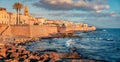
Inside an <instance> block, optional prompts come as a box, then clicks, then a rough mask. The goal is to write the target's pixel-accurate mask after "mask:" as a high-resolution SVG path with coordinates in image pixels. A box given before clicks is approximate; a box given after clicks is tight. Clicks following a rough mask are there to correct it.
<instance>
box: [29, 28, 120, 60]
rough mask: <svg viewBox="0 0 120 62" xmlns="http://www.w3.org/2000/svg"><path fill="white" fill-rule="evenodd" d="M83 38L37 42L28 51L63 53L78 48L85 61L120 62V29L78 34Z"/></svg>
mask: <svg viewBox="0 0 120 62" xmlns="http://www.w3.org/2000/svg"><path fill="white" fill-rule="evenodd" d="M75 35H76V36H82V37H83V38H54V39H44V40H42V41H40V42H35V43H33V44H31V45H29V46H27V49H29V50H32V51H42V50H48V49H49V50H50V49H51V50H55V51H58V52H61V53H64V52H69V51H70V48H72V47H74V48H76V50H75V51H76V52H78V53H79V55H82V57H83V58H85V59H95V60H105V61H109V62H120V29H97V30H96V31H90V32H77V33H75Z"/></svg>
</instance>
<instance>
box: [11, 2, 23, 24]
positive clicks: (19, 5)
mask: <svg viewBox="0 0 120 62" xmlns="http://www.w3.org/2000/svg"><path fill="white" fill-rule="evenodd" d="M23 7H24V6H23V4H21V3H19V2H16V3H15V4H14V5H13V9H16V11H17V17H16V19H17V21H16V24H19V22H20V16H19V14H20V12H21V9H22V8H23Z"/></svg>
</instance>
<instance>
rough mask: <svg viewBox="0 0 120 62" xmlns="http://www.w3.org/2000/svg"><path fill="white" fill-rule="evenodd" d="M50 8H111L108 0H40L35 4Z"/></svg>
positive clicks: (96, 9)
mask: <svg viewBox="0 0 120 62" xmlns="http://www.w3.org/2000/svg"><path fill="white" fill-rule="evenodd" d="M33 5H34V6H36V7H40V8H41V7H42V8H45V9H50V10H72V9H78V10H95V11H98V10H103V9H109V5H108V4H107V0H40V1H39V2H35V3H34V4H33Z"/></svg>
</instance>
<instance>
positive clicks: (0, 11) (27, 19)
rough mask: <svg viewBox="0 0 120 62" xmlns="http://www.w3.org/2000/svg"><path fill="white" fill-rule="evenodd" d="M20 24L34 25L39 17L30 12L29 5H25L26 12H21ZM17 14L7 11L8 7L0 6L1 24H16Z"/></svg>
mask: <svg viewBox="0 0 120 62" xmlns="http://www.w3.org/2000/svg"><path fill="white" fill-rule="evenodd" d="M19 18H20V19H19V24H30V25H33V24H34V23H35V21H37V19H36V18H35V17H32V16H30V15H29V13H28V7H27V6H25V9H24V14H19ZM16 22H17V14H16V13H11V12H7V10H6V8H0V24H10V25H16V24H17V23H16Z"/></svg>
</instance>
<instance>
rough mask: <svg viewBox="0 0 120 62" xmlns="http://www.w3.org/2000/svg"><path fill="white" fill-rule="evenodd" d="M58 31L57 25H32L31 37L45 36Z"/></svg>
mask: <svg viewBox="0 0 120 62" xmlns="http://www.w3.org/2000/svg"><path fill="white" fill-rule="evenodd" d="M55 33H57V27H54V26H44V25H42V26H30V36H31V37H44V36H49V35H51V34H55Z"/></svg>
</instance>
